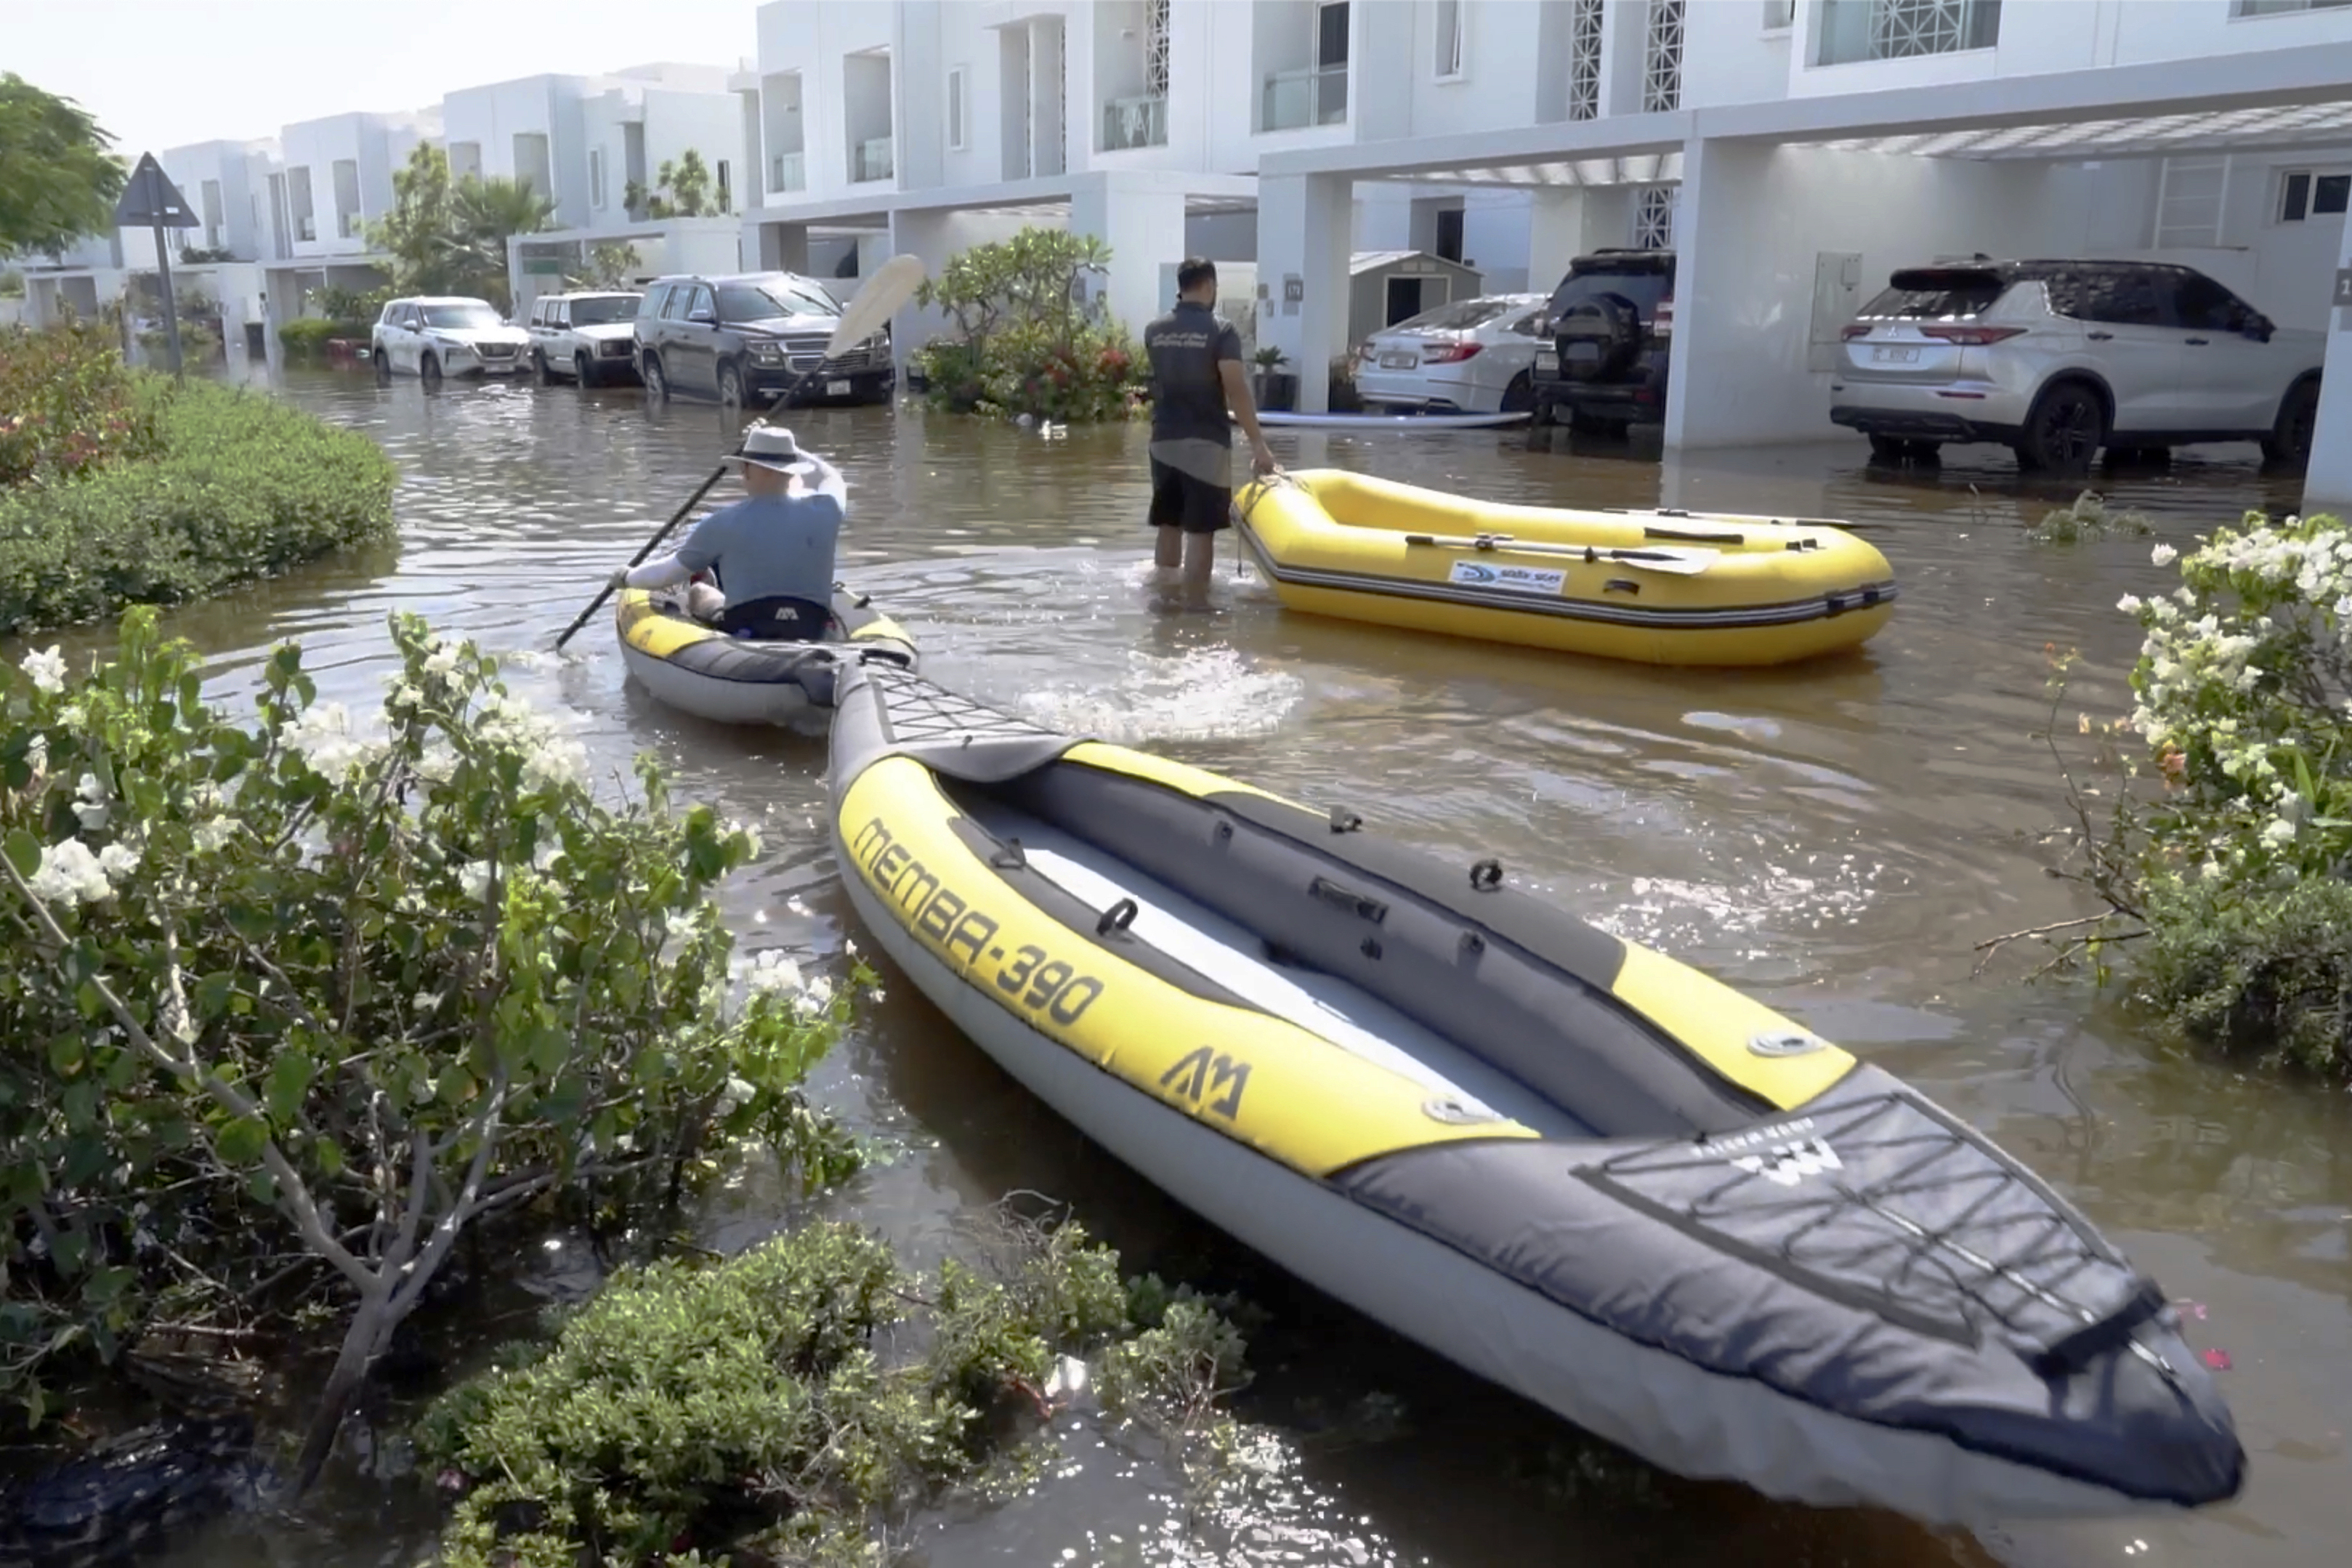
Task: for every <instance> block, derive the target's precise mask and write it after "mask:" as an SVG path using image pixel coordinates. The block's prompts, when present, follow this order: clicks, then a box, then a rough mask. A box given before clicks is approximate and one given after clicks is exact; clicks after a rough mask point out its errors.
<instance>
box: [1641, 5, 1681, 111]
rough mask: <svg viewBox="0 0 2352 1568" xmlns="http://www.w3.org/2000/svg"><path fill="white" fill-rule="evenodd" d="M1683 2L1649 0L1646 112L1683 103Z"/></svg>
mask: <svg viewBox="0 0 2352 1568" xmlns="http://www.w3.org/2000/svg"><path fill="white" fill-rule="evenodd" d="M1683 3H1684V0H1650V25H1649V27H1648V28H1647V30H1646V32H1647V36H1646V37H1644V38H1643V49H1642V112H1643V113H1644V114H1657V113H1660V112H1662V111H1664V110H1672V109H1680V108H1681V107H1682V106H1683Z"/></svg>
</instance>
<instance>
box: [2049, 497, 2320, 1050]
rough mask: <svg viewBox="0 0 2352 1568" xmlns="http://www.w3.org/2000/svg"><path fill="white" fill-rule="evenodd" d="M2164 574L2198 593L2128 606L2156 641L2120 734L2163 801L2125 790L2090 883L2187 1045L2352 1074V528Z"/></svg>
mask: <svg viewBox="0 0 2352 1568" xmlns="http://www.w3.org/2000/svg"><path fill="white" fill-rule="evenodd" d="M2154 559H2155V562H2156V563H2157V564H2158V565H2159V566H2163V565H2170V564H2172V563H2174V562H2175V561H2178V563H2179V571H2180V586H2179V587H2178V588H2176V589H2174V590H2173V591H2172V592H2170V593H2169V594H2166V595H2158V596H2156V597H2154V598H2149V599H2141V598H2140V597H2138V596H2137V595H2125V596H2124V598H2123V599H2122V601H2121V603H2120V605H2119V606H2118V607H2119V608H2121V609H2122V610H2123V611H2124V612H2125V613H2126V614H2127V615H2130V616H2133V617H2134V618H2135V619H2137V621H2138V623H2139V625H2140V626H2141V628H2142V631H2143V633H2144V640H2143V642H2142V644H2141V647H2140V657H2139V662H2138V664H2137V668H2134V670H2133V671H2132V677H2131V684H2132V690H2133V693H2134V695H2135V696H2136V698H2137V705H2136V707H2135V708H2134V710H2133V712H2132V714H2131V716H2130V718H2129V719H2128V720H2126V721H2122V722H2121V723H2120V724H2117V725H2114V726H2111V727H2110V731H2111V732H2113V733H2118V734H2120V733H2124V732H2136V733H2137V735H2138V736H2139V737H2140V739H2141V741H2142V742H2144V744H2145V746H2146V752H2145V755H2144V757H2143V758H2142V759H2141V763H2140V765H2139V766H2138V768H2137V770H2136V771H2137V774H2138V776H2140V777H2141V778H2143V779H2146V780H2150V781H2154V782H2155V783H2157V784H2159V785H2160V793H2158V794H2150V793H2149V792H2148V791H2146V790H2143V791H2141V792H2139V793H2138V794H2137V795H2135V794H2134V793H2133V792H2132V791H2131V790H2130V789H2128V788H2126V789H2124V790H2121V791H2118V792H2117V795H2116V801H2115V803H2114V805H2113V807H2112V816H2111V817H2110V820H2109V823H2108V825H2107V826H2106V828H2105V832H2104V835H2103V837H2094V838H2092V839H2091V841H2090V842H2089V846H2088V847H2089V848H2090V851H2091V866H2090V869H2089V871H2088V873H2087V876H2086V879H2087V880H2088V881H2089V882H2090V883H2091V885H2092V886H2093V887H2094V889H2095V890H2096V891H2097V892H2098V893H2099V894H2100V895H2101V896H2102V897H2103V898H2105V900H2106V901H2107V903H2108V905H2109V906H2110V908H2111V909H2112V910H2115V911H2116V914H2117V915H2118V916H2120V917H2122V918H2125V919H2128V920H2135V921H2138V922H2140V925H2141V926H2142V928H2143V929H2142V930H2141V931H2131V932H2126V933H2124V934H2125V935H2126V936H2129V937H2130V938H2132V939H2133V940H2140V941H2145V942H2147V946H2146V947H2145V948H2141V949H2138V950H2137V952H2138V953H2139V956H2140V962H2139V963H2138V964H2137V978H2138V981H2139V983H2140V986H2141V988H2142V990H2143V992H2144V993H2145V994H2146V995H2147V997H2148V998H2149V999H2150V1000H2151V1001H2153V1002H2154V1003H2156V1004H2157V1005H2160V1006H2161V1007H2163V1008H2164V1009H2165V1010H2166V1011H2167V1013H2168V1015H2169V1016H2171V1017H2172V1018H2173V1020H2174V1021H2175V1022H2177V1023H2178V1024H2179V1026H2182V1027H2183V1028H2184V1029H2186V1030H2187V1031H2188V1032H2189V1033H2190V1034H2192V1035H2194V1036H2197V1037H2201V1038H2205V1039H2209V1040H2211V1041H2214V1042H2216V1043H2218V1044H2220V1045H2221V1046H2223V1047H2228V1048H2231V1049H2234V1050H2243V1051H2249V1052H2254V1053H2258V1054H2265V1055H2282V1056H2284V1057H2287V1058H2291V1059H2293V1060H2294V1061H2297V1062H2299V1063H2301V1064H2303V1065H2305V1066H2306V1067H2309V1068H2314V1069H2315V1070H2318V1071H2321V1072H2325V1073H2329V1074H2333V1075H2343V1074H2347V1073H2352V883H2347V873H2352V707H2348V706H2347V703H2352V531H2347V529H2346V527H2345V526H2344V524H2343V523H2341V522H2340V521H2337V520H2336V519H2335V518H2333V517H2310V518H2294V517H2290V518H2288V519H2286V520H2285V521H2284V522H2278V523H2273V522H2272V521H2269V520H2268V519H2266V518H2265V517H2264V516H2263V514H2262V513H2260V512H2249V513H2248V514H2247V515H2246V517H2245V519H2244V521H2243V522H2242V524H2241V525H2240V526H2239V527H2237V528H2234V529H2232V528H2224V529H2221V530H2220V531H2217V532H2216V533H2215V534H2214V535H2213V536H2212V538H2211V539H2210V540H2207V541H2204V542H2201V543H2200V546H2199V547H2198V548H2197V549H2195V550H2193V551H2191V552H2189V553H2187V554H2185V555H2184V554H2182V553H2180V552H2179V551H2178V550H2176V549H2175V548H2174V547H2172V546H2171V545H2168V544H2158V545H2157V546H2156V547H2155V551H2154ZM2084 727H2085V728H2089V727H2090V721H2088V720H2087V719H2085V720H2084ZM2077 804H2078V805H2081V804H2082V803H2081V802H2080V801H2079V800H2078V802H2077ZM2084 822H2085V826H2086V828H2087V826H2088V817H2087V815H2086V816H2085V817H2084ZM2114 934H2115V933H2113V932H2112V931H2102V932H2101V933H2100V935H2099V936H2097V937H2094V938H2090V939H2085V942H2088V943H2095V942H2102V941H2104V940H2109V939H2112V937H2113V935H2114Z"/></svg>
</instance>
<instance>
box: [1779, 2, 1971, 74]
mask: <svg viewBox="0 0 2352 1568" xmlns="http://www.w3.org/2000/svg"><path fill="white" fill-rule="evenodd" d="M1999 42H2000V0H1822V18H1821V47H1820V49H1819V51H1818V52H1817V53H1816V55H1815V58H1814V60H1813V63H1814V64H1815V65H1823V66H1839V65H1851V64H1853V63H1854V62H1856V61H1859V60H1907V59H1916V58H1919V57H1920V56H1923V55H1949V54H1957V53H1958V52H1960V51H1961V50H1963V49H1989V48H1991V47H1993V46H1994V45H1996V44H1998V43H1999Z"/></svg>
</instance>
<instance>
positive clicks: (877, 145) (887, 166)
mask: <svg viewBox="0 0 2352 1568" xmlns="http://www.w3.org/2000/svg"><path fill="white" fill-rule="evenodd" d="M890 174H891V163H890V138H888V137H887V136H877V137H875V138H874V139H873V140H872V141H870V142H859V143H858V144H857V146H856V150H855V151H853V152H852V153H851V154H850V159H849V180H850V183H851V184H858V185H862V184H866V182H867V181H869V180H887V179H888V178H889V177H890Z"/></svg>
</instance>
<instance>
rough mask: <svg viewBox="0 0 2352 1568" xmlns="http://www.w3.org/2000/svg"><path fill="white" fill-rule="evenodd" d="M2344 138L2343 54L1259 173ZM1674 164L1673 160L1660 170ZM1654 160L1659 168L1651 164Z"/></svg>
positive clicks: (2152, 148) (1771, 107) (1759, 106)
mask: <svg viewBox="0 0 2352 1568" xmlns="http://www.w3.org/2000/svg"><path fill="white" fill-rule="evenodd" d="M2342 132H2352V43H2330V44H2319V45H2313V46H2310V47H2302V48H2294V49H2263V50H2251V51H2247V52H2245V53H2241V54H2228V55H2219V56H2210V57H2207V58H2200V59H2194V60H2167V61H2159V62H2154V63H2148V64H2141V65H2125V66H2105V67H2099V68H2093V69H2082V70H2066V71H2047V72H2042V73H2038V74H2032V75H2022V76H2008V77H1998V78H1993V79H1989V80H1982V81H1958V82H1943V83H1937V84H1935V85H1932V86H1927V87H1913V88H1901V89H1883V90H1879V91H1875V92H1847V93H1832V94H1823V95H1822V96H1819V97H1809V98H1791V99H1775V100H1766V101H1761V102H1756V103H1740V104H1727V105H1723V106H1720V107H1715V108H1706V109H1690V110H1674V111H1670V112H1666V113H1659V114H1629V115H1622V116H1612V117H1611V118H1608V119H1605V120H1584V121H1567V122H1563V123H1559V124H1552V125H1538V126H1533V127H1529V128H1526V129H1518V130H1509V131H1492V132H1465V133H1461V134H1457V135H1452V136H1437V137H1424V138H1416V139H1411V140H1404V141H1392V142H1343V143H1340V144H1338V145H1334V146H1328V147H1316V148H1302V149H1298V150H1297V151H1293V152H1284V153H1267V154H1266V155H1265V157H1264V158H1263V159H1261V160H1260V163H1259V166H1258V173H1259V174H1260V176H1261V177H1263V178H1269V179H1271V178H1280V177H1283V176H1286V175H1299V174H1345V175H1348V176H1349V177H1351V178H1354V179H1360V180H1428V181H1444V182H1446V183H1450V184H1525V185H1578V184H1618V183H1628V182H1630V183H1634V184H1644V183H1648V182H1650V181H1655V180H1672V179H1675V178H1678V177H1679V176H1680V174H1681V169H1680V159H1679V154H1680V153H1681V152H1682V150H1683V147H1684V145H1685V142H1687V141H1689V140H1692V139H1700V140H1707V139H1720V140H1725V141H1752V142H1776V143H1788V142H1801V143H1810V144H1812V145H1826V146H1833V147H1840V148H1848V149H1860V150H1866V151H1874V152H1884V153H1916V154H1920V155H1925V156H1942V157H1959V158H2068V159H2076V158H2102V157H2128V156H2134V155H2139V156H2149V155H2156V154H2160V153H2183V152H2213V153H2221V152H2229V151H2232V150H2235V149H2238V148H2252V147H2258V146H2269V145H2283V144H2298V143H2300V144H2307V143H2310V142H2322V141H2326V140H2328V139H2329V138H2330V137H2333V136H2337V135H2338V134H2339V133H2342ZM1670 159H1671V161H1669V160H1670ZM1651 160H1654V163H1652V162H1651Z"/></svg>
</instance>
